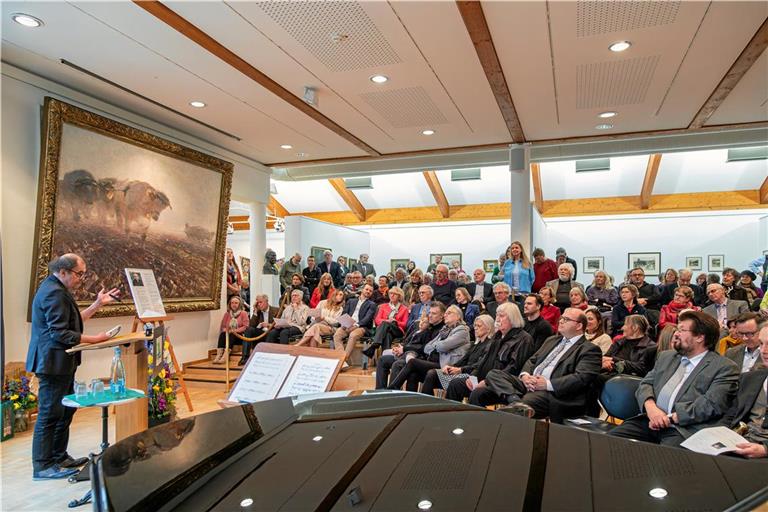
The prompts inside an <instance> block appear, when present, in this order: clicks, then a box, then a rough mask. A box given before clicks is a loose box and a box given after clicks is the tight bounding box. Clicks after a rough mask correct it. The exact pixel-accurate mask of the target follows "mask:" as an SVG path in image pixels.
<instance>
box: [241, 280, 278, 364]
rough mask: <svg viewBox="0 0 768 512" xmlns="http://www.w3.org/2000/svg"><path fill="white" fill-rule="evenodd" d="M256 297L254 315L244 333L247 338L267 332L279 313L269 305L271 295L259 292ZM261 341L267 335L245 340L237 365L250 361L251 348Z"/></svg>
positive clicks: (264, 339)
mask: <svg viewBox="0 0 768 512" xmlns="http://www.w3.org/2000/svg"><path fill="white" fill-rule="evenodd" d="M255 299H256V303H255V304H254V309H253V315H251V319H250V321H249V322H248V328H247V329H246V330H245V332H244V333H243V337H245V338H256V337H258V336H261V335H262V334H266V333H267V331H269V330H270V329H271V328H272V326H273V325H274V323H275V316H277V313H278V308H276V307H273V306H270V305H269V297H267V296H266V295H265V294H263V293H262V294H258V295H256V297H255ZM261 341H266V336H265V337H263V338H261V339H260V340H258V341H256V342H249V341H245V340H243V356H242V357H241V358H240V361H238V363H237V366H243V365H244V364H245V363H246V361H248V356H249V355H250V353H251V348H252V347H253V346H254V345H258V344H259V343H260V342H261Z"/></svg>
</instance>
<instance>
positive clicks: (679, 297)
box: [659, 286, 700, 329]
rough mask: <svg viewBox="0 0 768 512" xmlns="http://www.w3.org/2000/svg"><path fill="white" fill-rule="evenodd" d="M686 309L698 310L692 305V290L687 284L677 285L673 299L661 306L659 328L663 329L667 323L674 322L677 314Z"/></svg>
mask: <svg viewBox="0 0 768 512" xmlns="http://www.w3.org/2000/svg"><path fill="white" fill-rule="evenodd" d="M686 309H692V310H694V311H699V309H700V308H699V307H698V306H694V305H693V290H692V289H691V288H690V287H688V286H678V287H677V288H675V293H674V295H673V299H672V300H671V301H670V302H669V303H668V304H665V305H664V306H662V307H661V314H660V315H659V329H663V328H664V326H665V325H667V324H676V323H677V316H678V315H679V314H680V312H681V311H684V310H686Z"/></svg>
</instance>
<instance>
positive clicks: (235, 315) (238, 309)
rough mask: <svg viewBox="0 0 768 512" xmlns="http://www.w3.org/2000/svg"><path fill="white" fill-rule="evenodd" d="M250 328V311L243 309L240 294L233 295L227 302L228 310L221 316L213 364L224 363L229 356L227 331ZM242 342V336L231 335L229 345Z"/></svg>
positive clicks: (238, 331) (237, 331) (239, 331)
mask: <svg viewBox="0 0 768 512" xmlns="http://www.w3.org/2000/svg"><path fill="white" fill-rule="evenodd" d="M247 328H248V312H247V311H245V310H243V301H242V300H241V299H240V296H239V295H233V296H231V297H230V298H229V302H227V311H226V312H225V313H224V316H223V317H222V318H221V324H220V325H219V342H218V345H217V346H216V357H215V358H214V360H213V364H224V361H226V359H227V358H228V357H229V351H228V350H225V348H226V341H227V340H226V338H227V333H230V334H232V333H238V334H241V333H243V332H245V330H246V329H247ZM240 343H241V340H240V338H238V337H237V336H230V337H229V346H230V347H231V346H232V345H239V344H240Z"/></svg>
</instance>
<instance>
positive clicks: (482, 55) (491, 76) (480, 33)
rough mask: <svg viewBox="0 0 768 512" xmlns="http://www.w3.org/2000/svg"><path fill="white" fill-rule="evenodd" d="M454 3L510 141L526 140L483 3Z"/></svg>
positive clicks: (471, 0) (460, 1)
mask: <svg viewBox="0 0 768 512" xmlns="http://www.w3.org/2000/svg"><path fill="white" fill-rule="evenodd" d="M456 6H457V7H458V8H459V12H460V13H461V17H462V19H463V20H464V25H465V26H466V27H467V32H468V33H469V37H470V39H471V40H472V44H473V45H474V46H475V51H476V52H477V57H478V58H479V59H480V65H481V66H482V67H483V71H485V76H486V78H487V79H488V84H489V85H490V86H491V91H493V95H494V97H495V98H496V103H497V104H498V105H499V110H500V111H501V116H502V117H503V118H504V122H505V123H506V124H507V130H509V134H510V135H511V136H512V141H513V142H516V143H522V142H525V133H524V132H523V126H522V124H520V118H519V117H518V116H517V109H515V104H514V102H513V101H512V94H510V92H509V87H508V86H507V79H506V78H505V77H504V70H503V69H502V67H501V62H499V55H498V54H497V53H496V47H495V46H494V44H493V38H491V31H490V29H489V28H488V22H487V21H486V19H485V14H484V13H483V6H482V5H481V3H480V2H479V1H477V0H458V1H457V2H456Z"/></svg>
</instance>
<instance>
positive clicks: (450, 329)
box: [389, 305, 469, 391]
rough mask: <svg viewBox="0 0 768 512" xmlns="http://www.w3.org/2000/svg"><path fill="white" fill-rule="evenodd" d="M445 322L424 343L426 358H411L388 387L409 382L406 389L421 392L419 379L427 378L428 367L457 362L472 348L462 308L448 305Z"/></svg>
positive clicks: (398, 386)
mask: <svg viewBox="0 0 768 512" xmlns="http://www.w3.org/2000/svg"><path fill="white" fill-rule="evenodd" d="M443 321H444V322H445V325H444V326H443V328H442V329H440V332H438V333H437V336H435V337H434V338H433V339H432V340H430V341H429V342H428V343H427V344H426V345H424V354H425V355H426V359H418V358H416V357H414V358H412V359H410V360H409V361H408V362H407V363H406V364H405V367H404V368H403V369H402V370H401V371H400V373H398V374H397V377H395V378H394V379H393V380H392V382H390V383H389V389H400V388H401V387H402V385H403V384H406V383H407V384H406V388H405V389H406V390H407V391H418V389H419V382H422V381H423V380H424V379H425V378H426V376H427V372H429V370H432V369H437V368H441V367H443V366H450V365H454V364H456V363H457V362H458V361H460V360H461V358H462V357H464V354H465V353H466V352H467V348H469V327H467V324H465V323H464V315H462V313H461V309H459V307H458V306H456V305H453V306H448V308H447V309H446V310H445V315H444V316H443Z"/></svg>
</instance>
